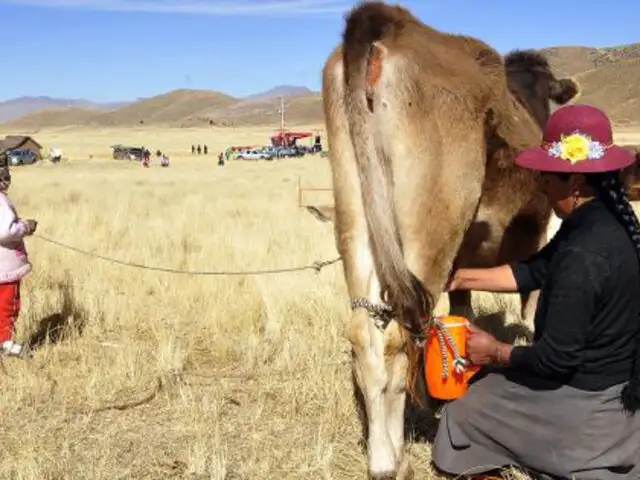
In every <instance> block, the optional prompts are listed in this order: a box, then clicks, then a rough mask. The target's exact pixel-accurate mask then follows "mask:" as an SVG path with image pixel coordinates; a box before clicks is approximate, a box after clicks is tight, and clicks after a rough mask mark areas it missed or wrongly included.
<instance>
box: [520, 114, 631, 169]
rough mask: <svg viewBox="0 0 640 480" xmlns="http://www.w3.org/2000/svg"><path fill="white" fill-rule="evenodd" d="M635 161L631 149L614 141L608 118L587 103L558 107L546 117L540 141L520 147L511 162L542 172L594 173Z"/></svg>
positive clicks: (620, 167)
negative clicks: (527, 146) (520, 150)
mask: <svg viewBox="0 0 640 480" xmlns="http://www.w3.org/2000/svg"><path fill="white" fill-rule="evenodd" d="M633 162H635V155H634V154H633V153H632V152H631V150H629V149H627V148H624V147H620V146H618V145H614V143H613V131H612V128H611V122H610V121H609V118H608V117H607V115H606V114H605V113H604V112H603V111H602V110H600V109H599V108H596V107H592V106H590V105H567V106H564V107H560V108H559V109H558V110H556V111H555V112H554V113H553V115H551V116H550V117H549V120H548V121H547V124H546V126H545V130H544V135H543V139H542V144H541V145H540V146H538V147H531V148H528V149H526V150H524V151H523V152H522V153H520V155H518V156H517V157H516V160H515V163H516V165H519V166H520V167H523V168H528V169H531V170H538V171H542V172H568V173H573V172H576V173H596V172H609V171H613V170H620V169H622V168H625V167H628V166H629V165H631V164H632V163H633Z"/></svg>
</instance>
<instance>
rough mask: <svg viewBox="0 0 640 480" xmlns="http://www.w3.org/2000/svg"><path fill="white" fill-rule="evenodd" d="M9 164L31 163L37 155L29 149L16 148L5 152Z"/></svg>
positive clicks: (36, 158) (34, 161)
mask: <svg viewBox="0 0 640 480" xmlns="http://www.w3.org/2000/svg"><path fill="white" fill-rule="evenodd" d="M7 159H8V161H9V165H31V164H34V163H36V162H37V161H38V156H37V155H36V154H35V153H33V152H32V151H31V150H27V149H17V150H11V151H9V152H8V153H7Z"/></svg>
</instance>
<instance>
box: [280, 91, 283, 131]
mask: <svg viewBox="0 0 640 480" xmlns="http://www.w3.org/2000/svg"><path fill="white" fill-rule="evenodd" d="M280 135H281V136H284V96H282V95H281V96H280Z"/></svg>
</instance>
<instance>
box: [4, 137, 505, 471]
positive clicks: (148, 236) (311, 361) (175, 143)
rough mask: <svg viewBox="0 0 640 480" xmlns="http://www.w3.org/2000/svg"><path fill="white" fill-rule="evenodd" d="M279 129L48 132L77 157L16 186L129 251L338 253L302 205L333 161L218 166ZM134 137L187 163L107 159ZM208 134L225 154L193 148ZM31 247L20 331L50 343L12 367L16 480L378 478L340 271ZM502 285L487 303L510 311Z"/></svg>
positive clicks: (50, 140)
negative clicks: (355, 394) (365, 431)
mask: <svg viewBox="0 0 640 480" xmlns="http://www.w3.org/2000/svg"><path fill="white" fill-rule="evenodd" d="M270 132H271V130H270V129H267V128H265V129H262V130H260V129H254V130H244V131H242V130H237V131H236V130H232V129H226V130H211V129H207V130H168V129H167V130H151V129H149V130H145V129H139V130H131V129H127V130H124V129H123V130H104V131H90V130H84V131H82V130H57V131H48V132H42V133H41V134H39V135H38V137H37V138H38V140H40V141H42V143H43V144H44V145H45V148H50V147H53V146H58V147H60V148H62V149H63V151H64V153H65V156H67V157H69V161H68V162H64V163H62V164H59V165H55V166H54V165H51V164H44V165H38V166H31V167H22V168H16V169H14V185H13V186H12V188H11V191H10V195H11V197H12V198H13V199H14V201H15V203H16V205H17V208H18V211H19V212H20V214H21V215H22V216H24V217H34V218H37V219H38V220H39V222H40V224H39V231H38V233H40V234H41V235H43V236H46V237H50V238H54V239H56V240H59V241H62V242H65V243H68V244H71V245H74V246H77V247H80V248H82V249H85V250H89V251H93V252H99V253H100V254H103V255H108V256H111V257H115V258H118V259H122V260H127V261H133V262H141V263H146V264H150V265H151V264H152V265H160V266H165V267H171V268H175V269H180V270H184V269H199V270H234V271H235V270H253V269H268V268H274V267H275V268H278V267H286V266H298V265H307V264H310V263H312V262H314V261H315V260H324V259H329V258H332V257H334V256H336V255H337V252H336V249H335V246H334V243H333V234H332V231H331V226H330V225H329V224H323V223H320V222H318V221H317V220H315V219H314V218H313V217H312V216H311V215H309V214H308V213H306V212H305V211H304V210H303V209H298V208H297V204H296V200H297V199H296V185H297V179H298V176H299V175H300V176H302V178H303V179H304V180H305V183H306V184H307V185H310V184H313V185H316V186H320V187H322V186H328V185H330V177H329V166H328V164H327V161H326V160H325V159H321V158H307V159H299V160H298V159H297V160H291V161H281V162H279V163H270V162H261V163H253V162H247V163H243V162H237V163H233V162H232V163H231V164H229V165H227V166H225V167H224V168H220V167H217V166H216V161H215V154H216V153H217V152H218V151H219V150H221V149H223V148H224V147H225V146H227V145H229V144H245V143H260V142H261V141H264V139H265V138H266V136H267V134H268V133H270ZM3 133H10V132H3ZM119 142H123V143H133V144H140V143H143V144H145V145H147V146H148V147H149V148H150V149H152V150H153V151H155V149H157V148H160V149H161V150H163V151H167V152H168V153H169V154H170V155H171V156H172V161H173V163H172V167H171V168H169V169H162V168H160V167H159V166H157V165H154V166H153V168H150V169H143V168H142V167H140V165H139V164H137V163H129V162H126V161H124V162H118V161H114V160H110V159H108V155H109V150H108V146H109V145H110V144H112V143H119ZM198 142H203V143H204V142H206V143H208V144H209V145H210V147H211V150H210V152H211V153H210V155H209V156H208V157H202V156H201V157H197V156H196V157H192V155H191V153H190V146H191V144H192V143H198ZM89 156H93V159H91V160H89ZM27 247H28V250H29V253H30V255H31V258H32V261H33V264H34V271H33V273H32V274H31V275H30V276H29V277H27V279H26V281H25V285H24V291H23V294H24V301H23V305H24V309H23V312H22V316H21V318H20V320H19V324H18V327H19V328H18V336H19V338H20V339H23V340H26V341H31V342H32V343H33V344H34V345H36V347H37V349H36V351H35V356H34V358H33V359H31V360H15V359H5V360H4V361H3V363H2V369H1V370H0V378H1V381H2V389H1V390H0V411H2V414H3V418H4V421H3V422H2V426H1V427H0V430H1V431H2V432H1V434H0V438H2V441H1V442H0V478H7V479H16V480H32V479H33V480H36V479H37V480H46V479H74V480H75V479H93V480H98V479H109V480H113V479H118V478H136V479H142V478H144V479H147V478H148V479H165V478H193V479H195V478H203V479H204V478H211V479H223V478H227V479H245V478H246V479H255V478H281V479H294V478H327V479H329V478H340V479H349V478H353V479H356V478H358V479H359V478H363V477H364V474H365V471H366V464H365V457H364V455H363V452H362V450H361V447H360V445H359V441H360V430H359V426H358V421H357V415H356V412H355V410H354V404H353V400H352V388H351V383H350V376H349V370H350V368H349V363H348V351H349V346H348V344H347V343H346V341H345V340H344V339H343V337H342V322H343V320H344V318H345V316H346V315H347V313H348V309H347V306H348V302H347V297H346V290H345V287H344V282H343V277H342V269H341V266H340V265H334V266H331V267H328V268H327V269H325V270H323V271H322V272H321V273H320V274H318V275H316V274H315V273H313V272H311V271H305V272H300V273H290V274H283V275H277V276H255V277H246V276H220V277H188V276H175V275H170V274H164V273H156V272H146V271H143V270H136V269H131V268H127V267H122V266H118V265H112V264H109V263H105V262H104V261H102V260H98V259H91V258H87V257H83V256H80V255H79V254H77V253H74V252H70V251H66V250H64V249H61V248H60V247H57V246H54V245H51V244H48V243H46V242H44V241H43V240H41V239H38V238H32V239H29V240H28V245H27ZM483 298H484V300H483ZM487 298H489V297H488V296H485V297H476V304H477V305H478V306H479V308H480V309H482V310H484V311H486V312H489V311H491V310H495V309H499V308H506V309H507V310H509V309H510V308H512V307H513V302H512V301H511V300H510V299H508V298H507V299H506V300H504V299H503V300H501V303H500V302H498V303H497V304H496V303H495V302H494V303H490V302H489V303H488V302H487V301H486V299H487ZM443 305H444V304H443ZM47 332H48V334H47ZM409 450H410V455H411V457H412V460H413V463H414V466H415V467H416V469H417V473H418V476H417V478H427V479H429V478H435V477H434V476H433V474H432V473H430V470H429V466H428V461H429V447H428V445H427V444H425V443H421V442H416V443H414V444H412V445H411V446H410V448H409Z"/></svg>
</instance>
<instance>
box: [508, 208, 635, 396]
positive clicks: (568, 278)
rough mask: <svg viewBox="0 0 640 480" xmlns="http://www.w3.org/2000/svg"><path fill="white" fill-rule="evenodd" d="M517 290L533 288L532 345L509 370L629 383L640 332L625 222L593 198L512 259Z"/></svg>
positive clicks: (586, 384) (572, 381) (514, 357)
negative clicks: (531, 251)
mask: <svg viewBox="0 0 640 480" xmlns="http://www.w3.org/2000/svg"><path fill="white" fill-rule="evenodd" d="M511 268H512V270H513V274H514V276H515V279H516V282H517V285H518V290H519V291H521V292H528V291H532V290H537V289H540V298H539V301H538V307H537V310H536V314H535V320H534V323H535V335H534V342H533V345H531V346H516V347H514V348H513V351H512V354H511V357H510V365H511V369H514V370H517V371H521V372H527V373H528V374H533V375H536V376H539V377H542V378H545V379H548V380H552V381H556V382H558V383H559V384H567V385H570V386H573V387H575V388H579V389H582V390H603V389H606V388H608V387H610V386H613V385H616V384H621V383H624V382H626V381H628V380H629V379H630V377H631V375H632V367H633V363H634V359H635V348H636V337H637V336H638V335H640V264H639V261H638V256H637V253H636V250H635V248H634V246H633V244H632V242H631V240H630V239H629V236H628V234H627V232H626V230H625V228H624V227H623V226H622V225H621V224H620V223H619V222H618V220H617V219H616V218H615V216H614V215H613V214H612V213H611V212H610V211H609V210H608V209H607V206H606V205H605V204H604V203H603V202H602V201H601V200H599V199H597V198H596V199H594V200H592V201H590V202H587V203H585V204H583V205H580V206H579V207H577V208H576V209H575V210H574V211H573V212H572V213H571V214H570V215H569V216H568V217H567V218H566V219H565V220H564V221H563V222H562V225H561V227H560V229H559V230H558V233H557V234H556V235H555V237H554V238H553V239H552V240H551V241H550V242H549V243H548V244H547V245H546V246H545V247H544V248H543V249H542V250H540V251H539V252H538V253H537V254H535V255H534V256H533V257H531V258H530V259H529V260H527V261H524V262H516V263H514V264H512V265H511Z"/></svg>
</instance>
